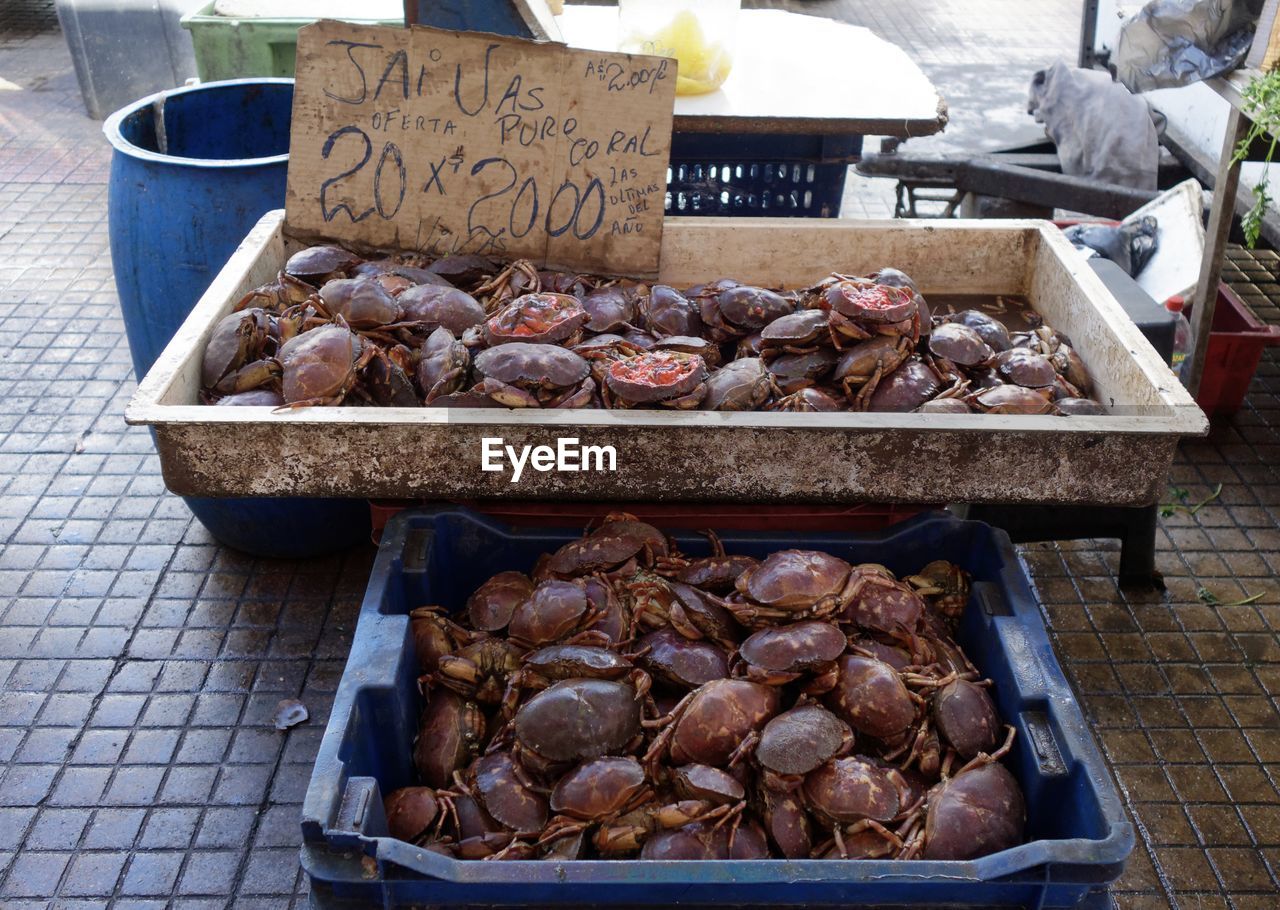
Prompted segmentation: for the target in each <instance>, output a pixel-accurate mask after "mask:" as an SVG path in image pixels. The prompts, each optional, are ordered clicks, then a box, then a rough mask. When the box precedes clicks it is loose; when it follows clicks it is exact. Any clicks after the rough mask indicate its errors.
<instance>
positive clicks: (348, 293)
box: [320, 278, 403, 329]
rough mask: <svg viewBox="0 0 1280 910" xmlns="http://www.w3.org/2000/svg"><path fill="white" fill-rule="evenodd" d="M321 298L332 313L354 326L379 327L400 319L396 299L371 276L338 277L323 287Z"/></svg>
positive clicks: (400, 310) (362, 327)
mask: <svg viewBox="0 0 1280 910" xmlns="http://www.w3.org/2000/svg"><path fill="white" fill-rule="evenodd" d="M320 299H321V300H322V301H323V302H324V307H325V309H326V310H328V311H329V314H330V315H332V316H341V317H342V318H343V319H345V320H346V322H347V325H349V326H351V327H352V328H353V329H376V328H378V327H379V326H384V325H390V324H391V323H393V322H396V321H397V320H399V319H400V317H401V315H402V314H403V310H402V309H401V307H400V304H398V303H397V302H396V298H394V297H392V296H391V295H390V294H389V293H387V291H386V289H385V288H383V286H382V285H380V284H379V283H378V282H377V281H375V280H374V279H372V278H335V279H333V280H332V281H327V282H325V284H324V285H323V286H322V287H321V288H320Z"/></svg>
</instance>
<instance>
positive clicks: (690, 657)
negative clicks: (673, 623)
mask: <svg viewBox="0 0 1280 910" xmlns="http://www.w3.org/2000/svg"><path fill="white" fill-rule="evenodd" d="M637 647H638V648H639V649H640V650H642V651H644V652H645V653H644V655H643V656H642V657H640V658H639V662H640V664H641V666H643V667H644V668H645V669H646V670H648V671H649V672H650V673H651V674H652V675H653V676H654V677H655V678H658V679H661V680H663V681H664V682H667V683H670V684H671V685H675V686H678V687H680V688H683V689H696V688H697V687H698V686H701V685H703V684H704V683H708V682H711V680H713V679H726V678H727V677H728V676H729V658H728V655H726V654H725V652H724V649H723V648H721V647H720V646H719V645H714V644H712V643H711V642H709V641H692V640H690V639H688V638H685V637H684V636H683V635H681V634H680V633H678V632H676V631H675V630H674V629H670V628H663V629H658V630H657V631H656V632H650V633H649V634H648V635H646V636H644V637H643V638H641V639H640V641H639V642H638V643H637Z"/></svg>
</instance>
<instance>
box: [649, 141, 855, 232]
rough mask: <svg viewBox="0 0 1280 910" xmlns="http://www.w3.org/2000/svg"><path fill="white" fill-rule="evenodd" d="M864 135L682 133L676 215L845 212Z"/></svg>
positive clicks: (672, 186)
mask: <svg viewBox="0 0 1280 910" xmlns="http://www.w3.org/2000/svg"><path fill="white" fill-rule="evenodd" d="M861 153H862V137H861V136H805V135H788V134H780V133H775V134H756V133H750V134H748V133H674V134H673V135H672V136H671V167H670V169H669V170H668V172H667V196H666V209H665V211H666V213H667V214H668V215H722V216H723V215H732V216H739V217H745V216H755V217H770V218H787V217H795V218H837V217H839V215H840V200H841V198H842V197H843V196H844V181H845V176H846V175H847V174H848V172H849V165H850V164H851V163H853V162H856V161H857V160H858V158H859V157H860V156H861Z"/></svg>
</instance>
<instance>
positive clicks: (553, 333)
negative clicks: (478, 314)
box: [484, 293, 587, 347]
mask: <svg viewBox="0 0 1280 910" xmlns="http://www.w3.org/2000/svg"><path fill="white" fill-rule="evenodd" d="M586 323H587V311H586V310H584V309H583V308H582V304H581V303H579V302H578V299H577V298H576V297H571V296H569V295H568V294H552V293H540V294H525V295H524V296H522V297H517V298H516V299H515V300H513V301H511V303H509V304H507V305H506V306H505V307H503V308H502V309H501V310H499V311H498V312H497V313H496V314H495V315H493V316H492V317H490V318H489V320H488V321H486V322H485V324H484V338H485V341H486V342H488V343H489V344H490V345H491V346H496V345H502V344H507V343H509V342H513V341H515V342H524V343H526V344H563V345H564V346H565V347H573V346H574V345H575V344H577V342H578V341H579V340H581V336H582V327H583V326H584V325H586Z"/></svg>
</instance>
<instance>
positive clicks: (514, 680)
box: [505, 645, 652, 713]
mask: <svg viewBox="0 0 1280 910" xmlns="http://www.w3.org/2000/svg"><path fill="white" fill-rule="evenodd" d="M567 679H626V680H628V681H629V682H630V683H631V685H632V687H633V688H634V689H635V692H636V698H644V697H645V695H647V694H648V692H649V688H650V686H651V685H652V681H651V680H650V678H649V674H648V673H646V672H644V670H641V669H639V668H637V667H636V666H635V665H634V664H632V663H631V661H630V660H629V659H627V658H626V657H623V656H622V655H621V654H618V653H616V652H614V651H610V650H609V649H607V648H597V647H592V646H590V645H550V646H548V647H545V648H539V649H538V650H536V651H532V652H530V653H529V654H526V655H525V656H524V658H523V661H522V665H521V667H520V670H519V672H517V673H516V674H514V675H513V676H512V677H511V683H510V688H509V689H508V692H509V693H512V694H511V696H510V697H509V701H508V703H507V705H506V706H505V707H506V708H507V709H508V713H514V711H515V708H516V706H517V704H518V694H519V690H520V689H538V690H540V689H545V688H547V687H548V686H550V685H552V684H553V683H556V682H560V681H562V680H567Z"/></svg>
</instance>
